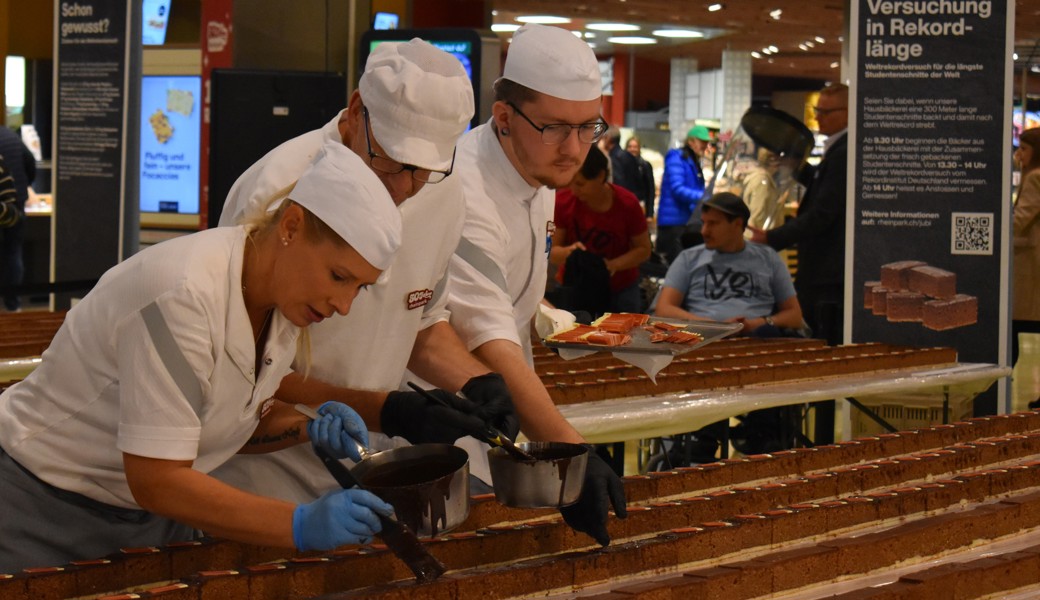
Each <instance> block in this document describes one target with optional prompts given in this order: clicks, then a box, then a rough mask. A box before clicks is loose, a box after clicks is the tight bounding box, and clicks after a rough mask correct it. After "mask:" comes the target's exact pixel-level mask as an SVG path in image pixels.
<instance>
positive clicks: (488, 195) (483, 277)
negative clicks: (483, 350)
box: [448, 122, 556, 361]
mask: <svg viewBox="0 0 1040 600" xmlns="http://www.w3.org/2000/svg"><path fill="white" fill-rule="evenodd" d="M455 165H456V166H455V169H456V171H457V172H458V174H459V175H460V176H461V179H462V185H463V190H464V192H465V196H466V225H465V227H464V228H463V232H462V237H463V239H464V240H465V242H464V244H463V246H462V247H460V251H459V253H457V254H456V256H455V257H453V258H452V261H451V267H450V270H449V273H450V275H451V284H450V288H449V289H450V294H449V297H448V309H449V310H450V312H451V324H452V326H454V327H455V330H456V331H457V332H458V333H459V335H460V336H461V337H462V340H463V341H464V342H465V343H466V345H467V347H468V349H469V350H471V351H472V350H473V349H475V348H477V347H478V346H481V345H483V344H484V343H486V342H489V341H491V340H499V339H501V340H509V341H512V342H515V343H517V344H520V345H521V347H523V348H524V352H525V354H526V355H527V358H528V360H529V361H530V360H531V337H530V331H531V329H530V328H531V319H532V318H533V317H534V314H535V312H536V311H537V310H538V304H539V303H540V302H541V301H542V297H543V296H544V295H545V282H546V271H547V269H548V264H549V240H550V238H551V235H552V230H553V223H552V218H553V211H554V209H555V204H556V201H555V196H554V194H553V192H552V191H551V190H550V189H549V188H547V187H545V186H540V187H537V188H534V187H531V185H530V184H528V183H527V182H526V181H524V179H523V177H521V176H520V174H519V173H518V172H517V170H516V168H515V167H514V166H513V165H512V163H510V162H509V158H508V157H506V154H505V152H504V151H503V150H502V147H501V145H499V141H498V138H497V136H496V134H495V130H494V128H493V127H492V126H491V124H490V122H489V123H485V124H483V125H481V126H479V127H477V128H475V129H473V130H472V131H470V132H469V133H467V134H466V135H464V136H463V137H462V140H461V141H460V142H459V147H458V151H457V158H456V163H455ZM467 243H468V244H470V245H471V246H470V248H469V250H468V255H467V250H465V245H466V244H467ZM473 255H475V256H476V260H474V259H473Z"/></svg>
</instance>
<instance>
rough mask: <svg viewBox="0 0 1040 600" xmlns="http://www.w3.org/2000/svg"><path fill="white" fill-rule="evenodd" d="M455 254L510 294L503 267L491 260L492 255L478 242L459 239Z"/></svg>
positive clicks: (506, 293)
mask: <svg viewBox="0 0 1040 600" xmlns="http://www.w3.org/2000/svg"><path fill="white" fill-rule="evenodd" d="M455 255H456V256H458V257H459V258H461V259H462V260H464V261H466V262H467V263H469V264H470V266H471V267H473V268H474V269H476V270H477V272H478V273H480V274H481V275H483V276H484V277H487V278H488V279H489V280H491V283H493V284H495V285H496V286H498V289H500V290H502V292H503V293H505V295H506V296H508V295H509V290H508V289H507V288H506V277H505V275H503V274H502V269H499V268H498V265H496V264H495V261H493V260H491V257H490V256H488V255H487V254H485V253H484V251H483V250H481V249H480V248H478V247H477V245H476V244H474V243H473V242H471V241H469V240H467V239H466V238H462V239H461V240H459V246H458V247H457V248H455Z"/></svg>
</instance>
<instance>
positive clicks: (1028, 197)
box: [1011, 127, 1040, 366]
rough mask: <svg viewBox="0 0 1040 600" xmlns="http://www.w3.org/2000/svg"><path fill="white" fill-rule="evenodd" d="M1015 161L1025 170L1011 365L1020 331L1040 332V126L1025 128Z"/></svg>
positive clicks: (1017, 221)
mask: <svg viewBox="0 0 1040 600" xmlns="http://www.w3.org/2000/svg"><path fill="white" fill-rule="evenodd" d="M1015 162H1016V163H1017V164H1018V166H1019V168H1020V169H1021V170H1022V182H1021V183H1020V184H1019V187H1018V197H1017V198H1016V199H1015V211H1014V216H1013V219H1012V221H1013V228H1014V236H1015V237H1014V243H1015V262H1014V290H1015V298H1014V308H1013V310H1012V317H1011V318H1012V321H1011V340H1012V341H1011V365H1012V366H1014V365H1015V363H1016V362H1017V361H1018V353H1019V348H1018V334H1019V333H1040V223H1037V220H1038V216H1040V127H1034V128H1032V129H1027V130H1025V131H1024V132H1022V135H1021V137H1019V142H1018V149H1017V150H1015Z"/></svg>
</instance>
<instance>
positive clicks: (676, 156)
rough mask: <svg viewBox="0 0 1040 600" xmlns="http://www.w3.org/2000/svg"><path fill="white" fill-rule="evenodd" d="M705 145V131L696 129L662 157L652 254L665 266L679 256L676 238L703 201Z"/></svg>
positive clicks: (704, 128) (707, 134) (703, 128)
mask: <svg viewBox="0 0 1040 600" xmlns="http://www.w3.org/2000/svg"><path fill="white" fill-rule="evenodd" d="M709 142H711V135H710V134H709V133H708V128H707V127H705V126H703V125H696V126H694V127H692V128H690V130H689V131H688V132H687V133H686V143H685V144H684V145H683V147H682V148H674V149H672V150H669V151H668V153H667V154H666V155H665V157H664V175H663V176H662V177H661V197H660V199H659V200H658V205H657V246H656V247H655V248H654V250H656V251H657V253H658V254H660V255H661V256H663V257H664V259H665V260H666V261H668V264H671V263H672V261H673V260H675V257H676V256H679V253H680V252H682V250H683V244H682V242H681V241H680V239H679V238H680V236H682V234H683V231H685V230H686V224H687V223H688V222H689V221H690V217H691V216H692V215H693V213H694V210H695V209H696V208H697V204H698V203H699V202H700V201H701V198H703V197H704V173H702V172H701V164H700V163H701V157H703V156H704V155H705V153H706V152H707V151H708V148H709V146H710V144H709ZM694 229H695V230H696V229H699V227H695V228H694ZM691 241H693V244H692V245H697V244H699V243H700V240H691Z"/></svg>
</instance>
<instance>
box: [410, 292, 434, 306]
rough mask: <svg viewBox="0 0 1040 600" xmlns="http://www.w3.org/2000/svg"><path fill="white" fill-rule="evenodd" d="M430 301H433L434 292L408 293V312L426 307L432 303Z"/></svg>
mask: <svg viewBox="0 0 1040 600" xmlns="http://www.w3.org/2000/svg"><path fill="white" fill-rule="evenodd" d="M430 300H433V290H415V291H414V292H408V296H407V297H406V298H405V304H407V305H408V310H412V309H415V308H419V307H420V306H426V305H427V304H429V303H430Z"/></svg>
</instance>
